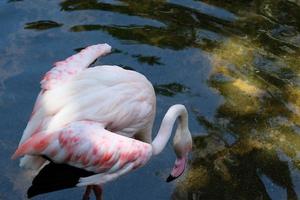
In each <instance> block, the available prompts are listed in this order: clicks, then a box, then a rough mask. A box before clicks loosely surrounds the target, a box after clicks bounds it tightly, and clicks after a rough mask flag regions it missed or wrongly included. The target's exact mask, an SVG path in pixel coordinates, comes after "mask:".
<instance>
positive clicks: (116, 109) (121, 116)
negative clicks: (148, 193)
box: [12, 44, 192, 200]
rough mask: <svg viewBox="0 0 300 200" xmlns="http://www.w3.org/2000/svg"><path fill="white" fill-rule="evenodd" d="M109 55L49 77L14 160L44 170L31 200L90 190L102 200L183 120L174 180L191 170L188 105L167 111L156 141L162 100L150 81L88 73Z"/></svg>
mask: <svg viewBox="0 0 300 200" xmlns="http://www.w3.org/2000/svg"><path fill="white" fill-rule="evenodd" d="M110 51H111V47H110V46H109V45H108V44H97V45H92V46H89V47H87V48H85V49H83V50H82V51H80V52H79V53H77V54H75V55H73V56H71V57H69V58H67V59H66V60H64V61H59V62H56V63H54V66H53V68H52V69H51V70H50V71H48V72H47V73H46V74H45V76H44V77H43V79H42V81H41V91H40V93H39V95H38V97H37V100H36V103H35V105H34V108H33V112H32V115H31V117H30V120H29V122H28V124H27V126H26V128H25V130H24V132H23V135H22V137H21V140H20V143H19V146H18V148H17V150H16V151H15V153H14V154H13V156H12V158H13V159H15V158H17V157H22V158H21V159H20V166H21V167H24V168H27V169H32V170H36V171H37V175H36V176H35V178H34V179H33V182H32V186H31V187H30V188H29V190H28V191H27V196H28V197H29V198H30V197H33V196H35V195H38V194H42V193H46V192H51V191H55V190H59V189H64V188H68V187H74V186H86V187H87V188H86V191H85V193H84V195H83V199H85V200H86V199H89V195H90V193H91V191H92V190H93V191H94V193H95V196H96V199H97V200H100V199H102V187H101V186H102V185H103V184H105V183H107V182H109V181H112V180H115V179H116V178H118V177H119V176H121V175H123V174H126V173H128V172H130V171H132V170H134V169H137V168H139V167H142V166H144V165H145V164H146V163H147V162H148V161H149V159H150V158H151V157H152V156H154V155H158V154H159V153H160V152H162V150H163V149H164V147H165V146H166V144H167V142H168V140H169V138H170V137H171V133H172V129H173V126H174V124H175V122H176V120H177V121H178V123H177V128H176V133H175V136H174V138H173V147H174V151H175V154H176V160H175V164H174V167H173V169H172V171H171V173H170V176H169V177H168V178H167V182H169V181H172V180H174V179H175V178H177V177H179V176H180V175H181V174H182V173H183V172H184V170H185V168H186V163H187V157H188V153H189V152H190V151H191V148H192V137H191V133H190V131H189V128H188V112H187V110H186V108H185V106H184V105H181V104H176V105H173V106H171V107H170V108H169V109H168V111H167V112H166V114H165V116H164V118H163V120H162V123H161V126H160V129H159V131H158V133H157V135H156V137H155V138H154V140H153V141H152V136H151V135H152V127H153V122H154V118H155V110H156V97H155V93H154V89H153V86H152V84H151V83H150V82H149V81H148V80H147V78H146V77H145V76H143V75H142V74H140V73H137V72H135V71H131V70H125V69H123V68H121V67H118V66H109V65H104V66H96V67H92V68H88V66H89V65H90V64H91V63H92V62H93V61H94V60H95V59H97V58H98V57H100V56H103V55H106V54H108V53H109V52H110ZM50 179H51V180H50ZM52 179H53V180H52ZM67 179H70V180H71V179H72V180H71V181H68V180H67ZM51 181H52V182H51ZM47 184H48V186H47Z"/></svg>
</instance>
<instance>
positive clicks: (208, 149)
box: [0, 0, 300, 200]
mask: <svg viewBox="0 0 300 200" xmlns="http://www.w3.org/2000/svg"><path fill="white" fill-rule="evenodd" d="M0 25H1V27H0V38H1V39H0V56H1V57H0V119H1V122H0V130H1V138H0V149H1V151H0V170H1V171H0V172H1V173H0V199H1V200H2V199H4V200H6V199H8V200H10V199H11V200H18V199H25V197H24V195H25V191H26V189H27V187H28V184H29V183H28V174H26V173H25V172H24V171H23V170H22V169H20V168H19V167H18V162H17V161H11V160H10V156H11V154H12V153H13V152H14V150H15V148H16V146H17V144H18V141H19V139H20V137H21V135H22V131H23V129H24V127H25V125H26V123H27V121H28V118H29V116H30V113H31V109H32V106H33V103H34V100H35V98H36V95H37V93H38V91H39V81H40V79H41V77H42V75H43V74H44V73H45V72H46V71H48V70H49V69H50V67H51V65H52V63H53V62H55V61H57V60H62V59H64V58H66V57H68V56H69V55H71V54H73V53H75V52H76V50H78V49H80V48H83V47H86V46H88V45H91V44H95V43H104V42H107V43H109V44H110V45H112V46H113V48H114V51H113V53H112V54H110V55H108V56H106V57H104V58H103V59H101V60H98V61H97V62H96V63H95V64H94V65H97V64H98V65H99V64H111V65H120V66H122V67H124V68H130V69H133V70H136V71H138V72H141V73H143V74H144V75H146V76H147V77H148V79H149V80H150V81H151V82H152V83H153V85H154V86H155V90H156V93H157V106H158V108H157V120H156V123H155V130H157V129H158V127H159V124H160V121H161V119H162V117H163V115H164V113H165V111H166V110H167V108H168V107H169V106H170V105H172V104H175V103H183V104H185V105H186V106H187V108H188V110H189V113H190V129H191V131H192V133H193V136H194V150H193V154H192V156H191V160H190V164H189V170H188V171H187V172H186V174H185V176H183V177H182V178H180V179H179V180H178V181H176V182H174V183H168V184H167V183H165V181H164V180H165V178H166V177H167V175H168V173H169V171H170V168H171V166H172V165H173V161H174V154H173V152H172V146H171V143H170V144H169V145H168V146H167V149H165V150H164V152H163V153H162V154H161V155H159V156H157V157H155V158H153V159H152V160H151V162H150V163H149V164H148V165H147V166H145V167H144V168H142V169H139V170H137V171H135V172H133V173H131V174H128V175H126V176H124V177H122V178H120V179H118V180H117V181H115V182H112V183H109V184H107V185H106V186H105V195H104V197H105V200H109V199H124V200H125V199H143V200H152V199H161V200H165V199H174V200H175V199H176V200H198V199H201V200H202V199H203V200H207V199H212V200H215V199H220V200H221V199H226V200H235V199H237V200H240V199H241V200H242V199H243V200H246V199H247V200H248V199H249V200H255V199H259V200H261V199H274V200H284V199H291V200H296V199H300V171H299V170H300V100H299V99H300V77H299V74H300V61H299V56H300V1H299V0H261V1H259V0H248V1H246V0H240V1H233V0H223V1H218V0H203V1H196V0H195V1H190V0H172V1H163V0H157V1H146V0H143V1H111V0H105V1H100V0H99V1H97V0H64V1H58V0H57V1H54V0H53V1H47V0H39V1H32V0H10V1H5V0H1V1H0ZM83 190H84V189H83V188H75V189H69V190H64V191H61V192H54V193H50V194H47V195H43V196H40V197H37V198H36V199H49V200H50V199H53V200H54V199H55V200H56V199H71V198H73V199H80V198H81V195H82V193H83Z"/></svg>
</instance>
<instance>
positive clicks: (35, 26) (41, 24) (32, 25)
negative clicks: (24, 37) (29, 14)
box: [24, 20, 62, 30]
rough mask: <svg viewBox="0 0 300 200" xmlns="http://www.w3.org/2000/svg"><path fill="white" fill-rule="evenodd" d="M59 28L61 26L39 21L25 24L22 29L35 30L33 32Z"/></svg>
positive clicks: (48, 21) (51, 22)
mask: <svg viewBox="0 0 300 200" xmlns="http://www.w3.org/2000/svg"><path fill="white" fill-rule="evenodd" d="M60 26H62V24H59V23H57V22H54V21H50V20H41V21H37V22H30V23H26V25H25V27H24V28H25V29H35V30H45V29H49V28H56V27H60Z"/></svg>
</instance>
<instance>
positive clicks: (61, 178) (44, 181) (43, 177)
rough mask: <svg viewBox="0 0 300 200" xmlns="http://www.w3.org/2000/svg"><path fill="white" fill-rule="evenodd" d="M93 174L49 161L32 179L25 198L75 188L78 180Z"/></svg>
mask: <svg viewBox="0 0 300 200" xmlns="http://www.w3.org/2000/svg"><path fill="white" fill-rule="evenodd" d="M47 159H48V158H47ZM94 174H95V173H93V172H90V171H86V170H84V169H80V168H77V167H73V166H70V165H67V164H57V163H54V162H51V161H50V163H49V164H47V165H46V166H45V167H43V169H42V170H41V171H40V172H39V173H38V175H37V176H36V177H35V178H34V179H33V181H32V185H31V186H30V187H29V189H28V190H27V197H28V198H32V197H34V196H36V195H40V194H44V193H48V192H54V191H58V190H63V189H67V188H72V187H76V184H77V183H78V181H79V178H81V177H87V176H91V175H94Z"/></svg>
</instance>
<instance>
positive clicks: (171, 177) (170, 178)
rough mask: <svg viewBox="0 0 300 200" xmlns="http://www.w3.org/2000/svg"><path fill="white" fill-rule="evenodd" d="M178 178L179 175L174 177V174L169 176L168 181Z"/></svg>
mask: <svg viewBox="0 0 300 200" xmlns="http://www.w3.org/2000/svg"><path fill="white" fill-rule="evenodd" d="M176 178H177V177H174V176H172V175H170V176H169V177H168V178H167V180H166V182H167V183H169V182H171V181H173V180H175V179H176Z"/></svg>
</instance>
